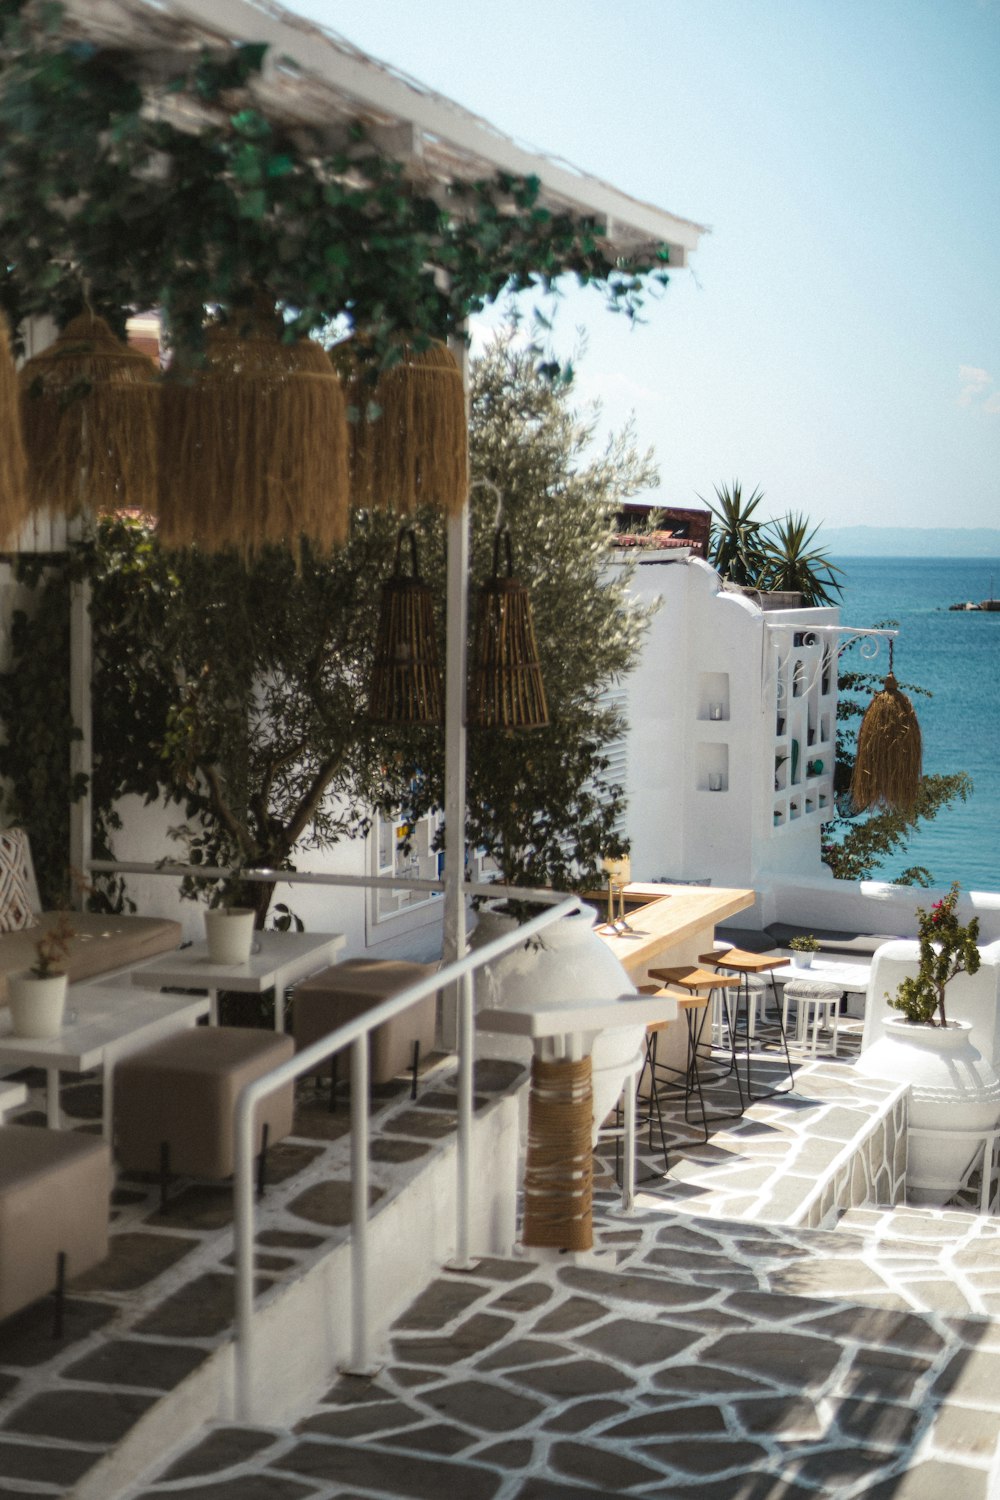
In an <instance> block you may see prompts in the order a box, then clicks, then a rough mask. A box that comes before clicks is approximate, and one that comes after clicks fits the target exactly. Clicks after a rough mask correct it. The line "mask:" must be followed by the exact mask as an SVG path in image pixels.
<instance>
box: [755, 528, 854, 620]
mask: <svg viewBox="0 0 1000 1500" xmlns="http://www.w3.org/2000/svg"><path fill="white" fill-rule="evenodd" d="M818 531H819V527H818V526H814V527H813V528H812V530H810V529H809V520H808V518H807V517H806V516H805V515H803V514H802V512H801V511H800V512H799V514H798V515H791V514H789V515H787V516H785V517H784V518H783V519H782V520H780V521H769V522H767V523H766V529H765V531H764V534H763V537H762V540H763V543H764V547H765V551H766V561H765V568H764V575H763V577H764V581H763V582H762V583H761V585H760V587H762V588H767V589H770V590H777V589H787V590H792V591H794V592H796V593H799V594H801V595H802V603H803V604H804V605H805V606H806V607H807V608H810V609H811V608H815V607H816V606H817V605H822V604H836V603H837V599H838V597H839V596H840V594H841V593H842V592H843V584H841V583H839V582H838V581H837V578H838V575H839V574H842V573H843V569H842V568H838V567H837V566H836V565H835V564H834V563H832V562H830V560H829V557H828V555H827V553H826V552H825V551H824V550H823V548H822V547H817V546H816V545H815V540H816V535H817V533H818Z"/></svg>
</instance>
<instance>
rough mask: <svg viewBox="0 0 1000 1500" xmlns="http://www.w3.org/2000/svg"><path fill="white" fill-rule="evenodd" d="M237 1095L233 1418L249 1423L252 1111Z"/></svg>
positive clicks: (253, 1278)
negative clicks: (234, 1392)
mask: <svg viewBox="0 0 1000 1500" xmlns="http://www.w3.org/2000/svg"><path fill="white" fill-rule="evenodd" d="M248 1102H249V1101H248V1100H244V1098H243V1096H242V1095H241V1096H240V1098H239V1099H238V1101H237V1107H236V1114H235V1116H234V1119H233V1194H234V1201H233V1248H234V1251H235V1260H236V1309H235V1318H234V1322H235V1332H236V1416H237V1419H238V1420H240V1421H243V1422H250V1421H253V1420H254V1419H255V1417H256V1413H255V1412H254V1409H253V1392H252V1390H251V1386H252V1383H253V1374H254V1370H255V1368H256V1361H255V1359H254V1347H253V1340H254V1318H253V1293H254V1282H255V1281H256V1268H255V1265H254V1214H253V1177H254V1174H253V1141H252V1135H253V1109H252V1106H251V1107H249V1108H248V1107H247V1104H248Z"/></svg>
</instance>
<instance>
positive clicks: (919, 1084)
mask: <svg viewBox="0 0 1000 1500" xmlns="http://www.w3.org/2000/svg"><path fill="white" fill-rule="evenodd" d="M958 891H959V887H958V882H957V881H956V882H954V883H953V884H952V886H951V889H950V890H949V892H948V894H947V895H946V896H943V897H942V898H941V900H940V901H935V902H934V904H933V906H932V907H931V909H930V911H926V910H925V909H924V908H923V907H918V908H917V922H918V933H919V949H918V953H919V957H918V962H917V972H916V973H915V974H911V975H907V976H906V977H905V978H904V979H903V980H902V981H901V982H900V984H899V986H898V988H897V990H896V994H895V995H894V996H890V995H888V994H887V995H886V999H887V1000H888V1001H889V1004H890V1005H891V1006H892V1007H893V1009H894V1010H898V1011H901V1012H902V1015H901V1016H899V1017H898V1018H895V1017H894V1018H891V1019H889V1020H886V1021H885V1022H884V1024H883V1035H882V1037H881V1038H880V1040H879V1041H877V1042H876V1043H874V1045H873V1046H871V1047H869V1048H867V1050H866V1051H864V1052H863V1053H862V1054H861V1057H860V1058H859V1059H858V1062H857V1064H856V1066H857V1067H858V1069H859V1070H860V1071H861V1072H863V1073H865V1074H870V1075H874V1076H876V1077H881V1078H890V1079H894V1080H898V1081H901V1082H907V1083H909V1084H910V1109H909V1128H910V1139H909V1143H908V1145H909V1151H908V1165H907V1185H908V1188H910V1189H915V1190H916V1193H917V1195H918V1196H919V1197H920V1198H922V1199H923V1201H930V1202H937V1203H944V1202H947V1201H948V1199H949V1198H951V1197H953V1196H954V1194H955V1193H956V1192H957V1191H958V1189H959V1188H960V1187H961V1186H962V1183H963V1182H964V1180H965V1178H966V1176H967V1175H968V1172H969V1170H970V1168H971V1166H972V1164H973V1163H974V1162H975V1160H976V1159H977V1158H978V1157H979V1156H980V1155H981V1154H982V1150H983V1141H984V1137H985V1133H986V1132H987V1131H990V1130H993V1129H994V1128H995V1127H996V1124H997V1121H998V1119H1000V1077H998V1075H997V1073H996V1071H995V1070H994V1068H993V1066H992V1064H991V1063H990V1062H989V1061H988V1060H987V1059H986V1058H984V1057H983V1055H982V1053H981V1052H980V1051H979V1049H978V1047H976V1046H975V1045H974V1044H973V1042H972V1040H971V1037H970V1032H971V1030H972V1027H971V1023H970V1022H968V1021H949V1019H948V1016H947V1012H946V1010H945V997H946V992H947V988H948V985H949V984H950V983H951V981H952V980H953V979H955V978H956V977H957V976H958V975H959V974H975V973H977V972H978V970H979V964H980V954H979V949H978V947H977V939H978V936H979V919H978V917H973V918H972V920H971V921H970V922H968V923H967V924H965V925H964V926H963V925H962V924H961V923H960V922H959V920H958V917H957V915H956V907H957V905H958Z"/></svg>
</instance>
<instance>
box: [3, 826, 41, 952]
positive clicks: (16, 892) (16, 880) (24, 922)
mask: <svg viewBox="0 0 1000 1500" xmlns="http://www.w3.org/2000/svg"><path fill="white" fill-rule="evenodd" d="M34 925H35V913H34V912H33V911H32V909H31V901H30V899H29V896H28V835H27V834H26V833H25V831H24V829H23V828H8V829H6V830H5V831H4V832H3V833H0V932H20V931H22V930H23V929H24V928H25V927H34Z"/></svg>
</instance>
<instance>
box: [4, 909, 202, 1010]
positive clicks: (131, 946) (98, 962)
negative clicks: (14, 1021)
mask: <svg viewBox="0 0 1000 1500" xmlns="http://www.w3.org/2000/svg"><path fill="white" fill-rule="evenodd" d="M61 915H62V913H60V912H43V913H42V915H41V916H40V917H39V918H38V921H37V922H36V923H35V925H34V926H33V927H25V928H23V929H22V930H21V931H20V932H0V1002H2V1003H3V1004H6V1001H7V976H8V975H10V974H18V973H20V972H21V970H23V969H27V968H29V967H30V966H31V965H32V964H33V963H34V962H35V957H36V953H35V944H36V943H37V942H38V939H39V938H40V937H41V935H42V933H43V932H45V931H46V930H47V929H48V928H49V927H51V926H52V925H53V924H54V923H56V922H57V921H58V920H59V918H60V916H61ZM70 922H71V923H72V926H73V932H74V936H73V937H72V938H71V939H70V944H69V950H68V952H67V954H66V957H65V959H64V960H63V967H64V968H65V970H66V973H67V974H68V975H69V980H70V983H71V984H73V983H75V982H76V981H77V980H80V979H96V978H97V977H98V976H99V975H101V974H110V973H111V972H112V971H113V970H115V969H122V968H125V967H127V966H129V965H133V964H141V963H142V962H143V961H144V960H145V959H147V958H155V957H156V955H157V954H158V953H169V952H170V950H171V949H172V948H179V947H180V945H181V936H182V928H181V924H180V923H179V922H174V921H171V920H169V919H168V918H166V917H108V916H104V915H102V914H101V913H100V912H91V911H74V912H71V913H70Z"/></svg>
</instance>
